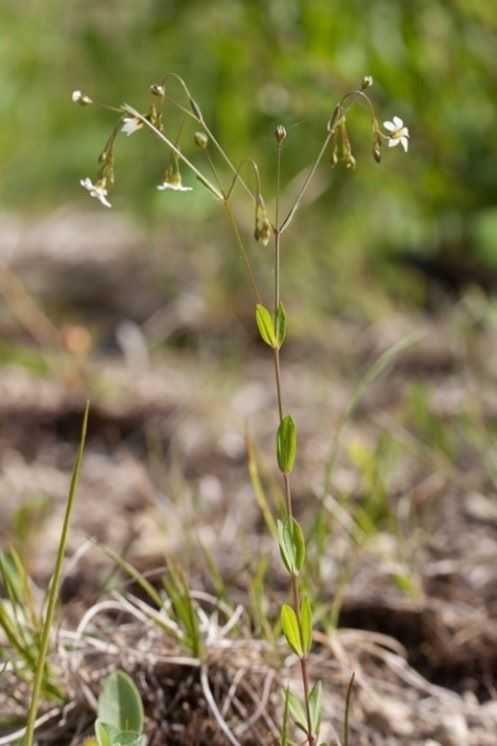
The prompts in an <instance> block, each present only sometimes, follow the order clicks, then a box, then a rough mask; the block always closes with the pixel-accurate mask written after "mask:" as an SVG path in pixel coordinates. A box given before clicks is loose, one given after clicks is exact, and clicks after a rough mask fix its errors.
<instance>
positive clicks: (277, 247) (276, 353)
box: [273, 142, 314, 746]
mask: <svg viewBox="0 0 497 746" xmlns="http://www.w3.org/2000/svg"><path fill="white" fill-rule="evenodd" d="M280 173H281V143H280V142H278V155H277V165H276V200H275V226H276V227H275V230H274V316H275V318H276V314H277V313H278V308H279V305H280V258H281V230H280V228H279V202H280ZM273 357H274V375H275V382H276V394H277V399H278V416H279V421H280V424H281V422H282V421H283V411H284V410H283V395H282V386H281V366H280V350H279V347H274V348H273ZM282 476H283V484H284V487H285V503H286V510H287V514H288V518H293V505H292V490H291V485H290V475H289V474H287V473H285V472H282ZM291 588H292V597H293V606H294V609H295V614H296V615H297V619H298V620H299V629H300V593H299V585H298V579H297V576H296V575H294V574H292V576H291ZM300 634H301V636H302V630H301V629H300ZM300 672H301V676H302V685H303V688H304V705H305V715H306V720H307V741H308V744H309V746H314V734H313V732H312V720H311V710H310V704H309V694H310V691H309V673H308V670H307V656H305V655H303V656H302V657H301V658H300Z"/></svg>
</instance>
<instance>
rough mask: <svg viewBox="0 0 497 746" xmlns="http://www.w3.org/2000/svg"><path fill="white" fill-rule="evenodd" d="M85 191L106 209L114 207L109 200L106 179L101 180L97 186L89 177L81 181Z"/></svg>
mask: <svg viewBox="0 0 497 746" xmlns="http://www.w3.org/2000/svg"><path fill="white" fill-rule="evenodd" d="M80 184H81V186H82V187H83V189H86V190H87V191H88V192H89V193H90V197H95V198H96V199H98V201H99V202H100V203H101V204H102V205H104V206H105V207H112V205H111V203H110V202H109V200H108V199H107V194H108V191H107V182H106V180H105V179H99V181H97V183H96V184H94V183H93V182H92V180H91V179H89V178H88V177H87V178H86V179H81V181H80Z"/></svg>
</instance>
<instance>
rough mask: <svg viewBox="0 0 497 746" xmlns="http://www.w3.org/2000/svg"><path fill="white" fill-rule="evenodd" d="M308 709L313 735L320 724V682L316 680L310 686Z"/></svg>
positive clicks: (317, 730)
mask: <svg viewBox="0 0 497 746" xmlns="http://www.w3.org/2000/svg"><path fill="white" fill-rule="evenodd" d="M309 710H310V713H311V726H312V732H313V734H314V735H317V733H318V732H319V726H320V725H321V682H320V681H318V682H317V683H316V684H314V686H313V687H312V690H311V693H310V695H309Z"/></svg>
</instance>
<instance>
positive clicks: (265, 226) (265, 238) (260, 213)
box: [254, 194, 273, 246]
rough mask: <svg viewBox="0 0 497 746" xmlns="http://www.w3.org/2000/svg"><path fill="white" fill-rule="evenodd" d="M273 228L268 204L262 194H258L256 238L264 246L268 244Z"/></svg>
mask: <svg viewBox="0 0 497 746" xmlns="http://www.w3.org/2000/svg"><path fill="white" fill-rule="evenodd" d="M272 232H273V228H272V225H271V221H270V220H269V217H268V214H267V211H266V206H265V204H264V200H263V199H262V197H261V195H260V194H259V195H257V200H256V204H255V229H254V238H255V240H256V241H260V242H261V243H262V245H263V246H267V245H268V243H269V240H270V238H271V235H272Z"/></svg>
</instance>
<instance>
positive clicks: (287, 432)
mask: <svg viewBox="0 0 497 746" xmlns="http://www.w3.org/2000/svg"><path fill="white" fill-rule="evenodd" d="M296 453H297V429H296V427H295V422H294V421H293V419H292V418H291V417H290V415H287V416H286V417H283V419H282V420H281V422H280V426H279V428H278V433H277V436H276V454H277V456H278V466H279V467H280V469H281V471H282V472H283V474H289V473H290V472H291V471H292V469H293V465H294V463H295V456H296Z"/></svg>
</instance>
